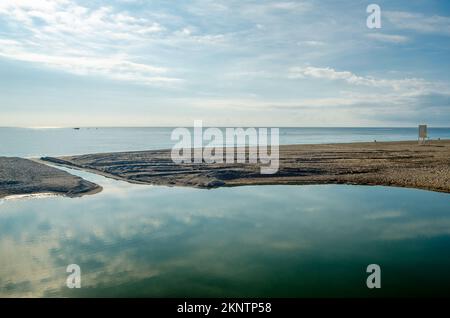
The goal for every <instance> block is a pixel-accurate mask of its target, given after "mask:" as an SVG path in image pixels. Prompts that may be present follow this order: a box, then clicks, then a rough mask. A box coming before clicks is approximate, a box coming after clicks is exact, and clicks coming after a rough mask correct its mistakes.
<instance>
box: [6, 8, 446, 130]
mask: <svg viewBox="0 0 450 318" xmlns="http://www.w3.org/2000/svg"><path fill="white" fill-rule="evenodd" d="M370 3H376V4H378V5H379V6H380V7H381V10H382V11H381V21H382V28H381V29H369V28H367V26H366V18H367V15H368V14H367V13H366V7H367V5H368V4H370ZM449 40H450V2H448V1H433V0H407V1H406V0H405V1H393V0H391V1H356V0H354V1H327V0H325V1H324V0H322V1H319V0H305V1H289V0H284V1H283V0H282V1H263V0H260V1H244V0H240V1H239V0H226V1H225V0H214V1H211V0H192V1H187V0H186V1H167V0H161V1H144V0H116V1H99V0H94V1H84V0H52V1H51V0H0V126H24V127H63V126H191V125H192V124H193V121H194V120H196V119H201V120H203V122H204V125H209V126H416V125H417V124H418V123H428V124H430V125H434V126H446V127H448V126H450V75H449V74H450V59H449V57H450V41H449Z"/></svg>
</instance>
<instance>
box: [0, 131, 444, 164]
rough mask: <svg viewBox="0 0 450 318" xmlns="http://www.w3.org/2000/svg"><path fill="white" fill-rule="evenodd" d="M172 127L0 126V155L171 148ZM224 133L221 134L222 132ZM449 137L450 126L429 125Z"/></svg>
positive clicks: (289, 140)
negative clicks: (76, 128) (78, 127)
mask: <svg viewBox="0 0 450 318" xmlns="http://www.w3.org/2000/svg"><path fill="white" fill-rule="evenodd" d="M172 131H173V128H81V129H80V130H74V129H70V128H64V129H54V128H52V129H24V128H0V156H24V157H38V156H57V155H75V154H87V153H98V152H113V151H131V150H149V149H164V148H171V147H172V146H173V145H174V144H175V141H172V140H171V139H170V135H171V133H172ZM417 134H418V130H417V128H280V144H312V143H334V142H355V141H374V140H377V141H392V140H417ZM224 135H225V134H224ZM429 137H430V138H431V139H437V138H441V139H450V128H429Z"/></svg>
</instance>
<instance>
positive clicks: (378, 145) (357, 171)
mask: <svg viewBox="0 0 450 318" xmlns="http://www.w3.org/2000/svg"><path fill="white" fill-rule="evenodd" d="M244 150H245V149H242V148H241V149H237V151H244ZM224 153H225V152H224ZM41 159H42V160H44V161H49V162H52V163H56V164H59V165H63V166H67V167H71V168H77V169H82V170H86V171H90V172H94V173H97V174H101V175H103V176H106V177H110V178H114V179H119V180H125V181H128V182H131V183H140V184H154V185H168V186H189V187H198V188H217V187H222V186H242V185H261V184H266V185H269V184H270V185H274V184H303V185H305V184H357V185H383V186H398V187H408V188H417V189H426V190H432V191H440V192H447V193H450V140H436V141H429V142H428V143H427V144H426V145H418V143H417V141H399V142H364V143H345V144H344V143H340V144H320V145H287V146H280V164H279V165H280V166H279V170H278V172H277V173H276V174H272V175H264V174H260V164H248V163H247V164H237V163H232V164H226V163H223V164H217V163H214V164H207V163H202V164H193V163H192V164H191V163H190V164H175V163H173V162H172V160H171V157H170V150H155V151H138V152H118V153H101V154H88V155H80V156H64V157H58V158H52V157H45V158H41Z"/></svg>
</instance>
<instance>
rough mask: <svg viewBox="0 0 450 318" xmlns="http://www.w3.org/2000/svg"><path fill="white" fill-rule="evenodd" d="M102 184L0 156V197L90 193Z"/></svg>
mask: <svg viewBox="0 0 450 318" xmlns="http://www.w3.org/2000/svg"><path fill="white" fill-rule="evenodd" d="M102 189H103V188H102V187H101V186H99V185H97V184H95V183H93V182H90V181H87V180H84V179H83V178H80V177H78V176H74V175H72V174H70V173H68V172H66V171H63V170H60V169H57V168H54V167H51V166H49V165H47V164H44V163H42V162H36V161H34V160H29V159H24V158H19V157H0V199H6V200H13V199H19V198H28V197H35V196H38V197H39V196H44V195H46V196H66V197H70V198H76V197H81V196H84V195H92V194H96V193H99V192H101V191H102Z"/></svg>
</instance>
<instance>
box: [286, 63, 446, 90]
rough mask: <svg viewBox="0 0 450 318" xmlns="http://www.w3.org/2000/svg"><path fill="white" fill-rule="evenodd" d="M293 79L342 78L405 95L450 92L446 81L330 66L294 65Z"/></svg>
mask: <svg viewBox="0 0 450 318" xmlns="http://www.w3.org/2000/svg"><path fill="white" fill-rule="evenodd" d="M288 77H289V78H291V79H302V78H313V79H325V80H333V81H335V80H340V81H344V82H347V83H348V84H353V85H359V86H368V87H373V88H389V89H392V90H394V91H396V92H401V93H403V94H405V95H410V96H418V95H423V94H429V93H446V94H448V93H449V90H448V87H447V85H446V83H437V82H429V81H426V80H424V79H420V78H404V79H384V78H375V77H372V76H359V75H356V74H354V73H352V72H349V71H336V70H335V69H333V68H330V67H314V66H307V67H293V68H291V69H290V70H289V74H288Z"/></svg>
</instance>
